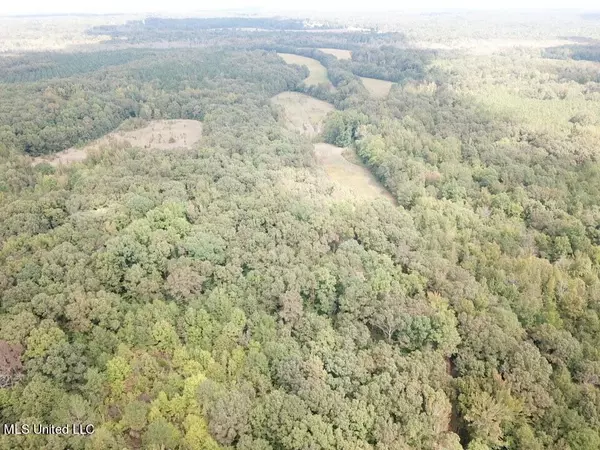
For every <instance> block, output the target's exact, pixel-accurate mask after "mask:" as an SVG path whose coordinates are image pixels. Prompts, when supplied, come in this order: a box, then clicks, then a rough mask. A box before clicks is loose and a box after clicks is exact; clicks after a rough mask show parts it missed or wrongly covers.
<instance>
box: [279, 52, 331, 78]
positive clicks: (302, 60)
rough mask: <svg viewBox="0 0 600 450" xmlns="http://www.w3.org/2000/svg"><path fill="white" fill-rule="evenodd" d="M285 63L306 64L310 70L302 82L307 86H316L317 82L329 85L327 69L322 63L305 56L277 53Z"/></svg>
mask: <svg viewBox="0 0 600 450" xmlns="http://www.w3.org/2000/svg"><path fill="white" fill-rule="evenodd" d="M277 54H278V55H279V56H281V58H283V60H284V61H285V62H286V63H287V64H297V65H299V66H306V67H308V70H309V71H310V75H309V76H308V78H306V79H305V80H304V83H305V84H306V85H308V86H317V85H319V84H323V83H324V84H327V85H328V86H331V82H330V81H329V78H328V77H327V69H326V68H325V66H323V64H321V63H320V62H319V61H317V60H316V59H313V58H307V57H306V56H300V55H294V54H292V53H277Z"/></svg>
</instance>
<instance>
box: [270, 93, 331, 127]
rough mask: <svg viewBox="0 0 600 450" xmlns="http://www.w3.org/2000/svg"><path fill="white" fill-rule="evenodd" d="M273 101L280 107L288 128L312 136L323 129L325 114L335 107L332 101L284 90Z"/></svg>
mask: <svg viewBox="0 0 600 450" xmlns="http://www.w3.org/2000/svg"><path fill="white" fill-rule="evenodd" d="M271 102H272V104H273V105H275V106H276V107H279V108H280V111H281V114H282V117H281V119H282V120H283V122H284V124H285V126H286V128H287V129H289V130H293V131H298V132H300V133H303V134H307V135H308V136H311V137H313V136H316V135H317V134H319V133H320V132H321V131H322V130H323V121H324V120H325V116H327V114H329V113H330V112H331V111H333V110H334V109H335V108H334V107H333V105H331V104H330V103H327V102H324V101H322V100H318V99H316V98H313V97H310V96H308V95H305V94H300V93H298V92H282V93H281V94H278V95H276V96H275V97H273V98H272V99H271Z"/></svg>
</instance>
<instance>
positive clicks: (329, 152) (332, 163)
mask: <svg viewBox="0 0 600 450" xmlns="http://www.w3.org/2000/svg"><path fill="white" fill-rule="evenodd" d="M348 152H352V150H350V149H343V148H340V147H336V146H334V145H330V144H315V155H316V157H317V161H318V162H319V164H320V165H321V166H322V167H323V168H324V169H325V172H326V173H327V175H328V176H329V178H330V179H331V180H332V181H334V182H335V183H336V184H337V185H338V190H339V189H340V188H341V191H342V193H343V192H346V193H348V194H349V195H351V196H354V197H357V198H361V199H366V200H373V199H378V198H386V199H387V200H389V201H391V202H394V198H393V197H392V195H391V194H390V193H389V192H388V191H387V190H385V188H384V187H383V186H381V184H379V182H378V181H377V179H376V178H375V176H374V175H373V174H372V173H371V172H370V171H369V170H367V169H366V168H365V167H363V166H361V165H359V164H354V163H352V162H350V161H349V159H354V158H355V156H354V155H350V156H349V157H348V158H345V157H344V155H347V156H348Z"/></svg>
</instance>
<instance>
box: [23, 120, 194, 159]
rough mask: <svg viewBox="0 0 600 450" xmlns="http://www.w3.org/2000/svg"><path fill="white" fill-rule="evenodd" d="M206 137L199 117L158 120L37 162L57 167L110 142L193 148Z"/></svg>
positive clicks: (170, 147) (141, 146) (131, 145)
mask: <svg viewBox="0 0 600 450" xmlns="http://www.w3.org/2000/svg"><path fill="white" fill-rule="evenodd" d="M201 137H202V123H201V122H198V121H197V120H156V121H152V122H150V123H148V125H146V126H145V127H143V128H139V129H137V130H133V131H115V132H113V133H110V134H108V135H106V136H104V137H102V138H100V139H98V140H96V141H94V142H91V143H90V144H88V145H86V146H85V147H83V148H69V149H67V150H63V151H62V152H58V153H55V154H54V155H48V156H39V157H37V158H34V159H33V164H40V163H43V162H47V163H49V164H51V165H53V166H59V165H61V164H70V163H74V162H80V161H83V160H84V159H86V158H87V156H88V152H90V151H93V150H98V149H101V148H102V147H106V146H109V145H114V146H119V147H138V148H148V149H162V150H170V149H175V148H191V146H192V145H193V144H195V143H196V142H198V141H199V140H200V138H201Z"/></svg>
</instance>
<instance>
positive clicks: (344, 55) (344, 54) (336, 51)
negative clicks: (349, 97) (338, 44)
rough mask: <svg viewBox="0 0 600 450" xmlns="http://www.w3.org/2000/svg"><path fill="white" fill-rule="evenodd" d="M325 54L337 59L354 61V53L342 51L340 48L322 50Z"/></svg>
mask: <svg viewBox="0 0 600 450" xmlns="http://www.w3.org/2000/svg"><path fill="white" fill-rule="evenodd" d="M319 50H321V51H322V52H323V53H327V54H328V55H333V56H335V57H336V58H337V59H352V52H351V51H350V50H342V49H339V48H320V49H319Z"/></svg>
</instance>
